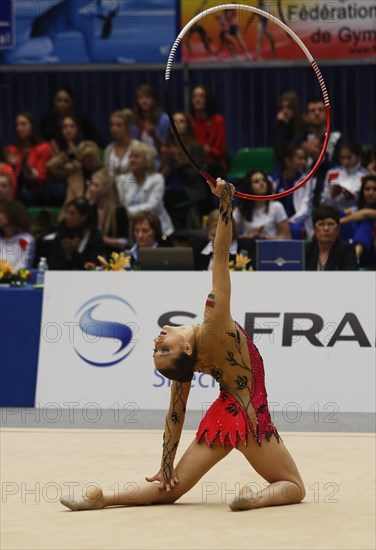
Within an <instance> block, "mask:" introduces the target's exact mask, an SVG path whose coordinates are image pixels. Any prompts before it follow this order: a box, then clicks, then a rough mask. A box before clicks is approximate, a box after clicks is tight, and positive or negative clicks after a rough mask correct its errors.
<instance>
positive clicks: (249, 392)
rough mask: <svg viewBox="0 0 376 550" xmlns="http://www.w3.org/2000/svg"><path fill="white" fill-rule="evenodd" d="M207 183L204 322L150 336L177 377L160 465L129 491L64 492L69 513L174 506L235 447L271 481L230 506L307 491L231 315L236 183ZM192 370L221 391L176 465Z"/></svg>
mask: <svg viewBox="0 0 376 550" xmlns="http://www.w3.org/2000/svg"><path fill="white" fill-rule="evenodd" d="M208 183H209V185H210V188H211V191H212V193H213V194H214V195H216V196H217V197H219V199H220V205H219V207H220V219H219V222H218V228H217V232H216V237H215V241H214V251H215V252H214V262H213V272H212V273H213V286H212V290H211V292H210V294H209V295H208V298H207V300H206V307H205V314H204V322H203V323H202V324H199V325H184V326H179V327H171V326H164V327H163V329H162V330H161V332H160V334H159V336H158V337H157V338H156V339H155V348H154V364H155V366H156V368H157V369H158V371H159V372H160V373H162V374H163V375H164V376H166V377H167V378H170V379H172V380H174V381H173V383H172V386H171V400H170V406H169V410H168V413H167V417H166V424H165V431H164V436H163V452H162V462H161V467H160V469H159V471H158V472H157V474H156V475H154V476H153V477H147V478H146V480H147V482H148V483H144V484H143V485H140V486H139V488H138V490H137V491H136V492H135V493H133V494H132V495H131V496H130V495H129V492H123V493H121V492H120V493H118V494H116V495H111V496H106V495H103V493H102V491H101V490H99V489H97V488H93V487H92V488H91V490H88V491H87V492H86V493H85V495H84V498H83V499H82V500H80V501H75V500H73V499H70V498H63V499H62V500H61V502H62V504H64V505H65V506H67V507H68V508H70V509H71V510H73V511H76V510H91V509H99V508H104V507H106V506H114V505H129V506H137V505H145V504H172V503H173V502H175V501H176V500H178V499H179V498H180V497H181V496H183V495H184V494H185V493H186V492H187V491H189V490H190V489H191V488H192V487H193V486H194V485H195V484H196V483H197V482H198V481H199V480H200V479H201V478H202V476H203V475H205V474H206V473H207V472H208V471H209V470H210V469H211V468H212V467H213V466H214V465H215V464H216V463H217V462H219V461H220V460H222V459H223V458H224V457H225V456H227V455H228V454H229V453H230V452H231V451H232V450H233V448H234V447H235V448H237V450H238V451H240V452H241V453H243V455H244V456H245V457H246V459H247V460H248V462H249V463H250V464H251V466H252V467H253V468H254V469H255V470H256V472H257V473H258V474H260V475H261V476H262V477H263V478H264V479H265V480H266V481H267V482H268V483H269V485H268V486H267V487H265V488H264V489H262V490H260V491H257V492H256V491H252V490H251V488H250V484H249V485H245V486H244V487H243V488H242V489H241V490H240V493H239V495H238V496H237V498H236V499H235V500H234V501H233V502H232V503H231V504H230V508H231V509H232V510H234V511H236V510H248V509H252V508H261V507H264V506H276V505H282V504H293V503H298V502H300V501H301V500H302V499H303V498H304V496H305V490H304V485H303V481H302V479H301V477H300V474H299V472H298V469H297V467H296V465H295V463H294V461H293V459H292V457H291V455H290V454H289V452H288V450H287V449H286V447H285V445H284V443H283V441H282V440H281V438H280V436H279V435H278V432H277V430H276V428H275V427H274V426H273V424H272V421H271V417H270V413H269V410H268V402H267V394H266V390H265V384H264V367H263V362H262V359H261V357H260V355H259V352H258V351H257V349H256V347H255V346H254V345H253V344H252V342H251V341H250V339H249V338H248V336H247V334H246V333H245V331H244V329H243V328H242V327H241V326H240V325H238V323H236V321H234V320H233V319H232V317H231V313H230V293H231V281H230V273H229V268H228V258H229V247H230V243H231V240H232V223H231V218H232V205H231V202H232V198H233V193H234V186H233V185H231V184H229V183H226V182H225V181H224V180H222V179H220V178H218V179H217V182H216V185H213V184H211V183H210V182H208ZM193 372H204V373H206V374H210V375H211V376H213V377H214V378H215V379H216V380H217V381H218V382H219V385H220V395H219V397H218V399H217V400H216V401H215V402H214V403H213V404H212V406H211V407H210V409H209V410H208V411H207V413H206V415H205V417H204V418H203V419H202V421H201V423H200V426H199V429H198V432H197V435H196V438H195V439H194V441H193V442H192V443H191V444H190V446H189V447H188V449H187V450H186V451H185V453H184V454H183V456H182V458H181V459H180V461H179V463H178V464H177V466H176V468H175V466H174V460H175V455H176V451H177V448H178V444H179V440H180V436H181V432H182V428H183V422H184V417H185V410H186V403H187V399H188V395H189V391H190V387H191V379H192V376H193ZM153 482H157V483H153Z"/></svg>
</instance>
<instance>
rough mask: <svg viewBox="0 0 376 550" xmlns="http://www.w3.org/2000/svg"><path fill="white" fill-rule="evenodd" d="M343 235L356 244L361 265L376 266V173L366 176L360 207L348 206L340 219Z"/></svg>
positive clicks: (361, 190)
mask: <svg viewBox="0 0 376 550" xmlns="http://www.w3.org/2000/svg"><path fill="white" fill-rule="evenodd" d="M340 223H341V235H342V238H344V239H345V240H347V241H349V242H352V243H354V244H355V249H356V255H357V257H358V260H359V266H360V267H376V246H375V245H376V175H375V176H372V175H369V176H364V177H363V180H362V187H361V189H360V192H359V199H358V208H357V209H354V208H348V209H346V210H345V212H344V217H342V218H341V220H340Z"/></svg>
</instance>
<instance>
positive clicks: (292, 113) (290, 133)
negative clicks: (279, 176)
mask: <svg viewBox="0 0 376 550" xmlns="http://www.w3.org/2000/svg"><path fill="white" fill-rule="evenodd" d="M303 127H304V119H303V115H302V110H301V105H300V98H299V96H298V94H297V93H296V92H294V91H293V90H289V91H287V92H284V93H283V94H282V95H281V96H280V98H279V103H278V112H277V116H276V121H275V128H274V153H275V157H276V159H277V161H278V163H279V164H280V165H282V163H283V157H284V154H285V151H286V148H287V146H289V145H290V144H291V142H292V140H293V139H294V138H295V136H296V135H298V134H300V133H301V132H302V131H303Z"/></svg>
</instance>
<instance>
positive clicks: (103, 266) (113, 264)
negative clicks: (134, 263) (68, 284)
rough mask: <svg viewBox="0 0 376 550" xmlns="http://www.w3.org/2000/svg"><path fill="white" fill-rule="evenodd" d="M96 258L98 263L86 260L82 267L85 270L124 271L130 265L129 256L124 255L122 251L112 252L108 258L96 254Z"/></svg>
mask: <svg viewBox="0 0 376 550" xmlns="http://www.w3.org/2000/svg"><path fill="white" fill-rule="evenodd" d="M98 260H99V265H95V264H94V263H93V262H87V263H86V264H85V265H84V268H85V269H86V270H87V271H124V270H126V269H127V270H128V269H130V266H131V257H130V256H126V255H125V254H124V252H112V253H111V256H110V259H109V260H106V259H105V258H103V256H98Z"/></svg>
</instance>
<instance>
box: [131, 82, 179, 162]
mask: <svg viewBox="0 0 376 550" xmlns="http://www.w3.org/2000/svg"><path fill="white" fill-rule="evenodd" d="M133 111H134V114H135V121H134V124H133V125H132V136H133V137H134V138H136V139H138V140H139V141H142V143H146V144H147V145H151V146H152V147H154V148H155V149H156V150H157V156H156V164H157V168H158V169H159V167H160V151H161V147H162V145H163V143H164V140H165V139H166V136H167V131H168V128H169V125H170V121H169V118H168V115H167V113H165V112H163V108H162V104H161V100H160V97H159V95H158V92H157V90H156V89H155V88H153V86H150V85H149V84H142V85H141V86H138V88H137V89H136V92H135V98H134V109H133Z"/></svg>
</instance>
